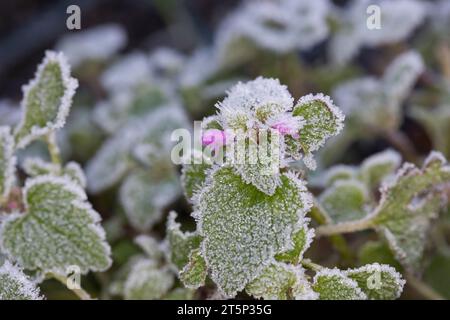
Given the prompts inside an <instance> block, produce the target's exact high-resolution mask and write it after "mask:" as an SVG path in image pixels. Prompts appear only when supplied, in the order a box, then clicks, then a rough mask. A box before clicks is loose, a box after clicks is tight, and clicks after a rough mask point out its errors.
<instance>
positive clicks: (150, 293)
mask: <svg viewBox="0 0 450 320" xmlns="http://www.w3.org/2000/svg"><path fill="white" fill-rule="evenodd" d="M174 280H175V279H174V275H173V273H172V272H170V270H169V269H168V268H167V267H160V268H158V265H157V264H156V263H155V262H154V261H153V260H149V259H143V260H140V261H138V262H137V263H136V264H134V266H133V267H132V268H131V271H130V274H129V276H128V278H127V280H126V282H125V285H124V296H125V299H127V300H153V299H161V298H162V297H163V296H164V295H165V294H167V293H168V292H169V290H170V289H171V288H172V286H173V284H174Z"/></svg>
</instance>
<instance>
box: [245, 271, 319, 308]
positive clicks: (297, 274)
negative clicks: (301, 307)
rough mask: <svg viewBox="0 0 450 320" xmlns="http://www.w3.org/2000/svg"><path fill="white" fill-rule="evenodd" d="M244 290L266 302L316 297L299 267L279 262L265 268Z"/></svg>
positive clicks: (312, 298) (313, 298)
mask: <svg viewBox="0 0 450 320" xmlns="http://www.w3.org/2000/svg"><path fill="white" fill-rule="evenodd" d="M245 290H246V291H247V292H248V293H249V294H251V295H252V296H254V297H255V298H263V299H266V300H288V299H299V300H300V299H301V300H315V299H317V297H318V295H317V293H315V292H314V291H312V289H311V285H310V283H309V282H308V281H307V280H306V276H305V275H304V271H303V270H302V269H301V268H300V267H294V266H292V265H288V264H284V263H279V262H276V263H272V264H270V265H269V266H267V267H266V268H265V269H264V270H263V272H262V273H261V275H260V276H259V277H258V278H256V279H255V280H253V281H252V282H250V283H249V284H248V285H247V287H246V288H245Z"/></svg>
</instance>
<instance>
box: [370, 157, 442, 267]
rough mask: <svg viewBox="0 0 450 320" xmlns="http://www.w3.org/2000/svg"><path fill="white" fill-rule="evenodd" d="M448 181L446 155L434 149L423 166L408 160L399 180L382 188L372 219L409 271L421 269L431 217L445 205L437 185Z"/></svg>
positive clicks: (399, 175) (397, 178) (398, 177)
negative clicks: (416, 165) (410, 162)
mask: <svg viewBox="0 0 450 320" xmlns="http://www.w3.org/2000/svg"><path fill="white" fill-rule="evenodd" d="M449 181H450V167H449V166H448V165H446V160H445V158H444V157H443V156H442V155H441V154H439V153H437V152H432V153H431V154H430V155H429V156H428V158H427V160H426V161H425V163H424V166H423V167H422V169H418V168H417V167H415V166H414V165H412V164H409V163H405V164H404V165H403V167H402V168H401V169H400V170H399V171H398V172H397V177H396V179H395V180H394V181H392V182H391V183H390V184H388V185H385V186H384V187H383V188H382V195H381V199H380V202H379V204H378V206H377V208H375V211H374V212H373V214H372V217H371V221H372V224H373V225H375V226H376V229H377V230H379V232H381V234H382V235H383V236H384V237H385V238H386V240H387V242H388V244H389V247H390V248H391V250H392V251H393V252H394V255H395V257H396V259H397V260H398V261H399V262H400V263H401V264H402V265H403V266H404V267H405V269H406V270H407V271H410V272H413V273H414V272H418V271H419V270H420V269H421V258H422V254H423V252H424V250H425V246H426V243H427V241H426V240H427V234H428V231H429V227H430V224H431V220H432V219H433V218H434V217H436V216H437V214H438V213H439V210H440V208H441V206H442V196H443V195H442V194H441V193H440V192H439V190H438V186H439V185H441V184H444V183H448V182H449Z"/></svg>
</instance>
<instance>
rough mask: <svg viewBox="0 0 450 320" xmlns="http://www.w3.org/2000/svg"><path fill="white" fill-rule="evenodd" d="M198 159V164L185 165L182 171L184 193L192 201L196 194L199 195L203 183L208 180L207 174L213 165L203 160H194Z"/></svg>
mask: <svg viewBox="0 0 450 320" xmlns="http://www.w3.org/2000/svg"><path fill="white" fill-rule="evenodd" d="M195 159H198V162H201V163H195V162H193V163H192V164H185V165H183V168H182V171H181V183H182V185H183V188H184V193H185V194H186V197H187V198H188V199H192V197H193V196H194V194H195V193H197V192H198V191H199V190H200V188H201V186H202V185H203V183H204V182H205V180H206V172H207V170H209V169H210V168H211V165H210V164H208V162H207V161H206V160H205V159H203V158H201V157H200V158H194V160H193V161H195Z"/></svg>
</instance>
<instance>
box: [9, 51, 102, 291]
mask: <svg viewBox="0 0 450 320" xmlns="http://www.w3.org/2000/svg"><path fill="white" fill-rule="evenodd" d="M77 86H78V82H77V80H75V79H74V78H72V77H71V74H70V67H69V65H68V63H67V61H66V58H65V57H64V56H63V55H62V54H61V53H56V52H52V51H48V52H46V55H45V59H44V60H43V62H42V63H41V64H40V65H39V67H38V69H37V72H36V75H35V77H34V79H33V80H31V81H30V82H29V83H28V84H27V85H26V86H24V87H23V99H22V114H21V119H20V121H19V123H18V124H17V125H16V126H15V127H14V128H10V127H7V126H4V127H1V128H0V144H1V147H0V150H1V151H0V165H1V177H0V188H1V199H0V201H1V229H0V245H1V246H0V251H1V255H2V256H3V257H4V259H6V261H4V262H3V265H2V266H1V267H0V279H1V281H0V298H1V299H41V298H44V297H43V296H41V295H40V293H39V289H38V288H37V284H38V283H39V282H41V281H44V280H45V279H47V278H55V279H57V280H59V281H61V282H62V283H63V284H65V285H66V284H67V278H66V276H67V272H68V271H67V270H69V269H71V268H76V270H78V271H79V272H80V273H81V274H86V273H88V272H90V271H104V270H106V269H108V268H109V266H110V265H111V258H110V251H111V250H110V247H109V245H108V243H107V242H106V241H105V232H104V230H103V229H102V227H101V225H100V220H101V219H100V216H99V214H98V213H97V212H96V211H95V210H94V209H93V208H92V207H91V205H90V203H89V202H88V200H87V196H86V193H85V191H84V188H85V187H86V178H85V176H84V173H83V170H82V169H81V168H80V166H79V165H78V164H77V163H75V162H68V163H66V164H64V163H62V161H61V157H60V152H59V148H58V145H57V144H56V139H55V134H56V132H57V131H58V130H59V129H61V128H62V127H63V126H64V124H65V121H66V118H67V116H68V114H69V110H70V107H71V104H72V98H73V96H74V94H75V90H76V88H77ZM35 140H43V141H45V142H46V144H47V147H48V153H49V154H50V158H51V162H46V161H43V160H40V159H36V158H29V159H26V160H25V161H24V165H23V170H24V172H25V173H26V175H27V178H26V179H25V182H24V184H23V185H22V184H20V180H19V179H18V175H17V168H16V153H17V151H18V150H20V149H23V148H25V147H26V146H27V145H29V144H30V143H31V142H33V141H35ZM74 292H75V293H76V294H77V295H79V296H80V297H81V298H83V299H86V298H89V295H88V294H87V292H85V291H84V290H83V289H82V288H81V287H80V288H76V287H74Z"/></svg>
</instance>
